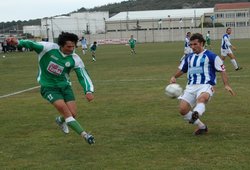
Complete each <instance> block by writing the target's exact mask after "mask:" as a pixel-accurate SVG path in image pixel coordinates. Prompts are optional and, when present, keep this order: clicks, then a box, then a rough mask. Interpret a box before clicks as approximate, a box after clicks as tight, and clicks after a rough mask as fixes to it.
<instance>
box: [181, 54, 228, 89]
mask: <svg viewBox="0 0 250 170" xmlns="http://www.w3.org/2000/svg"><path fill="white" fill-rule="evenodd" d="M179 69H180V70H181V71H182V72H184V73H187V78H188V82H187V84H188V85H192V84H210V85H215V84H216V72H221V71H225V68H224V65H223V61H222V60H221V58H220V57H219V56H218V55H216V54H214V53H213V52H212V51H209V50H204V51H203V52H201V53H200V54H195V53H192V54H190V55H188V56H187V57H186V58H185V59H184V60H182V62H181V64H180V65H179Z"/></svg>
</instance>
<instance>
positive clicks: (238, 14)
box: [236, 12, 246, 18]
mask: <svg viewBox="0 0 250 170" xmlns="http://www.w3.org/2000/svg"><path fill="white" fill-rule="evenodd" d="M236 17H237V18H245V17H246V13H245V12H237V13H236Z"/></svg>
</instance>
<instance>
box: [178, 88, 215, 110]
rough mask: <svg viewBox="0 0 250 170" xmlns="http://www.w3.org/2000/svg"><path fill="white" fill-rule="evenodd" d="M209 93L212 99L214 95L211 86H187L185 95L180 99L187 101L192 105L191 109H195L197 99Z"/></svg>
mask: <svg viewBox="0 0 250 170" xmlns="http://www.w3.org/2000/svg"><path fill="white" fill-rule="evenodd" d="M204 92H206V93H208V94H209V95H210V99H211V97H212V96H213V94H214V89H213V86H212V85H210V84H194V85H187V86H186V89H185V90H184V93H183V95H181V96H180V97H178V99H181V100H185V101H186V102H188V103H189V104H190V106H191V107H194V106H195V104H196V100H197V98H198V97H199V96H200V94H201V93H204Z"/></svg>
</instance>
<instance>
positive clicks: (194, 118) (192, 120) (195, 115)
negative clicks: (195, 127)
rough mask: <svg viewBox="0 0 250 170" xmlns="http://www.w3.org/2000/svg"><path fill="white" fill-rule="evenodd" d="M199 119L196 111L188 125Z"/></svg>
mask: <svg viewBox="0 0 250 170" xmlns="http://www.w3.org/2000/svg"><path fill="white" fill-rule="evenodd" d="M197 119H199V113H198V112H197V111H194V112H193V114H192V117H191V119H190V120H189V123H191V124H194V122H195V121H196V120H197Z"/></svg>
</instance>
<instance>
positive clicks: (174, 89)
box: [165, 83, 183, 98]
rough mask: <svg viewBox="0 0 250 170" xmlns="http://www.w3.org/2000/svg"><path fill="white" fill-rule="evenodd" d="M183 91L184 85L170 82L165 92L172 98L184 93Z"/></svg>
mask: <svg viewBox="0 0 250 170" xmlns="http://www.w3.org/2000/svg"><path fill="white" fill-rule="evenodd" d="M182 92H183V89H182V87H181V86H180V85H179V84H177V83H173V84H169V85H167V86H166V88H165V94H166V95H167V96H169V97H171V98H177V97H179V96H180V95H181V94H182Z"/></svg>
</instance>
